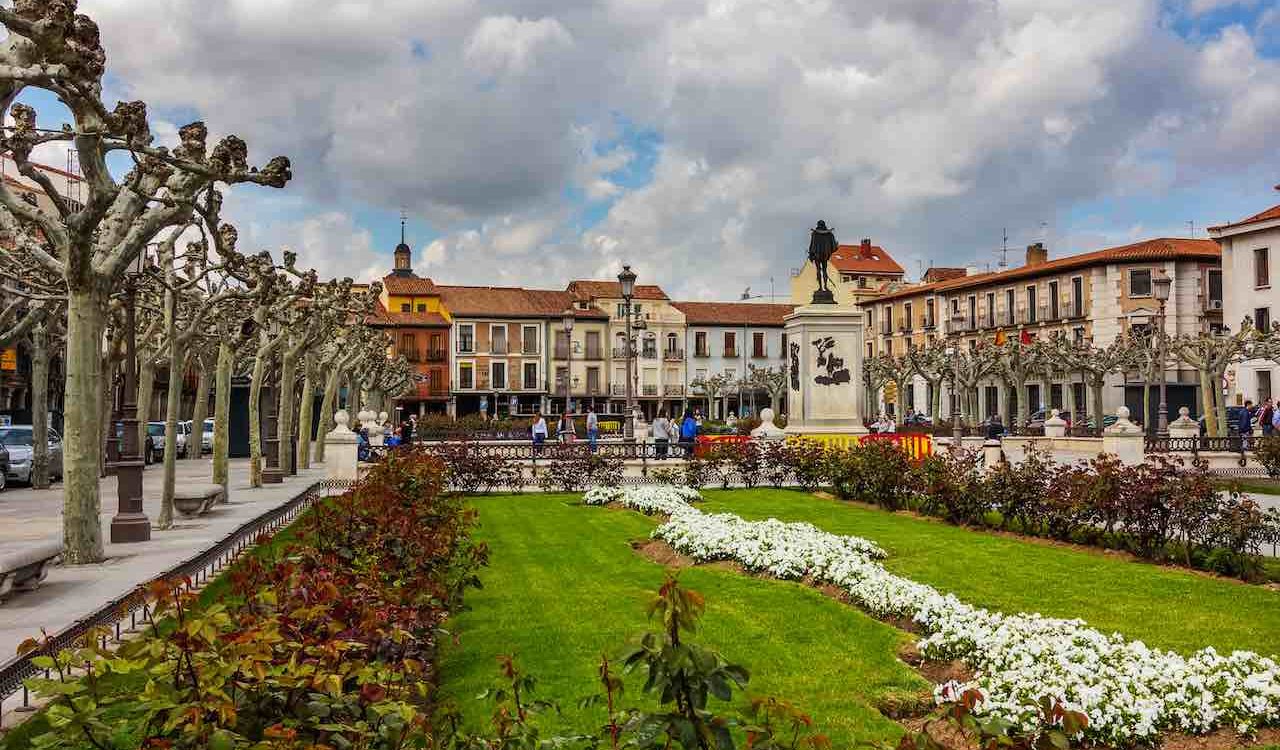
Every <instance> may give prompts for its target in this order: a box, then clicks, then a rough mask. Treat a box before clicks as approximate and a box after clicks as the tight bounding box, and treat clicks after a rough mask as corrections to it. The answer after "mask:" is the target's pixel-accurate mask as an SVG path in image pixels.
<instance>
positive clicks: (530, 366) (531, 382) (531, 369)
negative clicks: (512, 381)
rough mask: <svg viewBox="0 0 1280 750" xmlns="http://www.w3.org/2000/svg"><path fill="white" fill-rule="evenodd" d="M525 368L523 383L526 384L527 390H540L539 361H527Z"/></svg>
mask: <svg viewBox="0 0 1280 750" xmlns="http://www.w3.org/2000/svg"><path fill="white" fill-rule="evenodd" d="M523 370H524V378H523V379H522V383H521V385H523V386H524V389H525V390H526V391H536V390H538V363H537V362H525V363H524V367H523Z"/></svg>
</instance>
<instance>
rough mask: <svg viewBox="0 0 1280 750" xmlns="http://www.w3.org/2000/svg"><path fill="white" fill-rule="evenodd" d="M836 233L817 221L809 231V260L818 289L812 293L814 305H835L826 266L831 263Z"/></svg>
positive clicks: (829, 275) (835, 245)
mask: <svg viewBox="0 0 1280 750" xmlns="http://www.w3.org/2000/svg"><path fill="white" fill-rule="evenodd" d="M837 247H839V245H838V244H837V243H836V233H835V232H833V231H831V230H830V229H828V228H827V222H825V221H822V220H821V219H819V220H818V226H816V227H814V228H813V229H811V230H809V260H810V261H811V262H812V263H813V270H814V271H815V272H816V273H817V275H818V288H817V289H815V290H814V291H813V300H812V302H811V304H814V305H834V304H835V303H836V295H835V292H832V291H831V273H830V271H829V270H828V268H827V265H828V264H829V263H830V262H831V256H832V255H835V253H836V248H837Z"/></svg>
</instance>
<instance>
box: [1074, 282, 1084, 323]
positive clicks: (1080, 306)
mask: <svg viewBox="0 0 1280 750" xmlns="http://www.w3.org/2000/svg"><path fill="white" fill-rule="evenodd" d="M1071 317H1073V318H1080V317H1084V279H1083V278H1081V277H1079V276H1077V277H1075V278H1073V279H1072V280H1071Z"/></svg>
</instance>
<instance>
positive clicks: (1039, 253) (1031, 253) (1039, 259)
mask: <svg viewBox="0 0 1280 750" xmlns="http://www.w3.org/2000/svg"><path fill="white" fill-rule="evenodd" d="M1048 262H1049V251H1048V250H1045V249H1044V243H1043V242H1037V243H1035V244H1034V245H1027V265H1028V266H1042V265H1044V264H1045V263H1048Z"/></svg>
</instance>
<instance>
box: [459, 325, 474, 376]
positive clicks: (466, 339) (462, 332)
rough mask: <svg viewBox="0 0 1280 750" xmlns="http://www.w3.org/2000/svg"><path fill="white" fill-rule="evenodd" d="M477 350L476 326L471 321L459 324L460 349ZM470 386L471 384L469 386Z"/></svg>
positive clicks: (462, 350)
mask: <svg viewBox="0 0 1280 750" xmlns="http://www.w3.org/2000/svg"><path fill="white" fill-rule="evenodd" d="M475 350H476V328H475V326H474V325H472V324H471V323H463V324H461V325H459V326H458V351H460V352H474V351H475ZM468 387H470V386H468Z"/></svg>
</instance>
